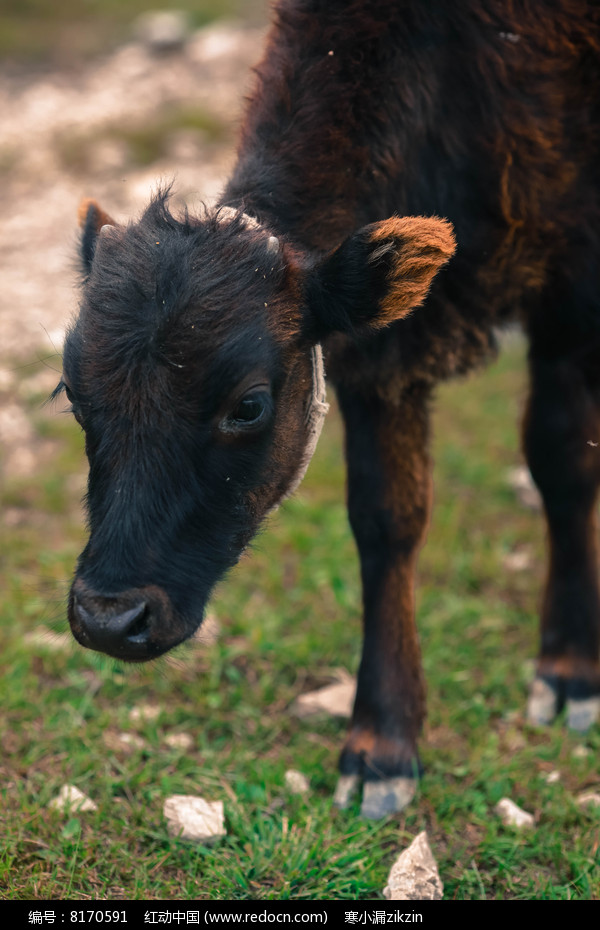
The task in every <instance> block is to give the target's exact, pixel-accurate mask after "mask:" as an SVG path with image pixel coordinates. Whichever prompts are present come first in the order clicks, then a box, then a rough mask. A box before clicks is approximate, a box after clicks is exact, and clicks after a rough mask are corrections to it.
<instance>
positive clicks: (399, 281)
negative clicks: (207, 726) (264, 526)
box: [63, 0, 600, 816]
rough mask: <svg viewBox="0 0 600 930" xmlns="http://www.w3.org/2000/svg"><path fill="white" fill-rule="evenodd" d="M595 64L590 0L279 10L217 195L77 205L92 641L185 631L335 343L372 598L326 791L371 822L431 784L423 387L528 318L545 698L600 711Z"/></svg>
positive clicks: (572, 709)
mask: <svg viewBox="0 0 600 930" xmlns="http://www.w3.org/2000/svg"><path fill="white" fill-rule="evenodd" d="M599 52H600V15H599V13H598V8H597V7H596V5H595V4H594V3H593V2H592V0H589V2H586V0H557V2H550V0H548V2H539V3H536V4H531V3H528V2H525V0H523V2H519V3H512V2H511V3H509V2H501V0H481V2H475V0H456V2H452V3H448V2H439V3H436V2H433V3H428V4H422V3H420V2H417V0H405V2H398V0H387V2H386V0H362V2H360V0H355V2H341V0H328V2H325V0H283V2H280V3H279V4H278V6H277V8H276V11H275V21H274V25H273V27H272V30H271V33H270V36H269V39H268V41H267V47H266V51H265V55H264V58H263V60H262V62H261V64H260V65H259V66H258V68H257V74H256V86H255V90H254V92H253V94H252V95H251V97H250V100H249V103H248V107H247V111H246V116H245V120H244V124H243V127H242V132H241V139H240V145H239V153H238V159H237V164H236V167H235V169H234V172H233V174H232V177H231V179H230V180H229V182H228V184H227V186H226V188H225V191H224V193H223V196H222V198H221V200H220V203H219V205H218V207H217V208H216V209H215V210H213V211H207V212H206V213H205V214H203V215H202V216H200V217H189V216H186V217H184V218H182V219H179V220H178V219H175V218H174V217H173V216H172V215H171V214H170V212H169V210H168V203H167V198H166V196H165V195H160V196H159V197H157V198H156V199H155V200H154V201H153V203H152V204H151V205H150V207H149V208H148V210H147V211H146V213H145V214H144V215H143V216H142V218H141V220H140V221H139V222H138V223H135V224H132V225H130V226H128V227H119V226H116V225H115V224H113V223H112V221H111V220H110V218H109V217H108V216H107V215H106V214H104V213H103V211H101V210H100V208H99V207H97V205H95V204H94V203H93V202H91V203H89V204H88V205H87V207H86V209H85V210H84V214H83V217H82V220H83V238H82V254H83V259H84V265H85V271H86V281H85V285H84V294H83V302H82V307H81V312H80V316H79V319H78V321H77V323H76V325H75V326H74V328H73V330H72V331H71V333H70V334H69V336H68V339H67V342H66V345H65V354H64V377H63V382H64V384H65V385H66V386H67V388H68V392H69V394H70V396H71V398H72V402H73V407H74V412H75V414H76V415H77V416H78V417H79V419H80V421H81V423H82V425H83V427H84V429H85V431H86V439H87V453H88V458H89V460H90V480H89V492H88V507H89V516H90V540H89V543H88V545H87V547H86V549H85V550H84V552H83V553H82V556H81V558H80V561H79V564H78V568H77V573H76V579H75V582H74V585H73V589H72V593H71V598H70V605H69V618H70V622H71V625H72V628H73V632H74V634H75V636H76V637H77V638H78V639H79V640H80V641H81V642H82V643H83V644H84V645H87V646H91V647H94V648H99V649H102V650H104V651H107V652H109V653H110V654H113V655H117V656H121V657H122V658H125V659H130V660H145V659H147V658H151V657H152V656H153V655H158V654H160V653H161V652H164V651H165V650H166V649H168V648H170V647H171V646H173V645H175V644H176V643H178V642H180V641H182V640H183V639H185V638H186V637H187V636H189V635H191V634H192V633H193V632H194V630H195V629H196V628H197V626H198V625H199V623H200V622H201V619H202V613H203V609H204V605H205V603H206V600H207V598H208V596H209V593H210V590H211V589H212V587H213V586H214V584H215V582H216V581H217V580H218V579H219V578H220V577H221V576H222V575H223V573H224V572H225V571H226V570H227V569H228V568H229V567H230V566H231V565H233V564H234V563H235V561H236V560H237V559H238V557H239V555H240V553H241V552H242V550H243V548H244V546H245V545H246V544H247V542H248V540H249V539H250V538H251V536H252V535H253V533H254V532H255V531H256V530H257V528H258V527H259V525H260V523H261V521H262V520H263V519H264V517H265V516H266V515H267V514H268V513H269V512H270V510H271V509H272V508H273V507H274V506H276V505H277V503H278V502H279V501H280V500H281V499H282V497H283V496H284V495H285V494H286V493H288V492H289V490H290V488H291V487H293V486H294V484H295V483H296V482H297V480H298V478H299V476H300V473H301V471H302V469H303V466H304V465H305V464H306V459H307V456H308V450H309V447H310V446H311V445H312V442H313V440H314V435H315V423H314V419H315V418H314V412H315V409H317V410H318V411H321V409H322V408H321V407H320V406H319V405H320V404H321V403H322V398H320V397H318V396H317V395H318V393H319V392H318V391H317V390H316V389H315V384H318V383H319V377H318V376H319V371H318V369H319V365H320V362H319V359H320V351H319V349H318V348H317V347H319V346H322V348H323V353H324V357H325V367H326V370H327V375H328V378H329V380H330V382H332V383H333V384H334V385H335V389H336V391H337V394H338V399H339V404H340V409H341V411H342V415H343V417H344V421H345V425H346V455H347V462H348V507H349V515H350V521H351V525H352V529H353V531H354V534H355V537H356V542H357V546H358V549H359V554H360V561H361V571H362V582H363V596H364V649H363V656H362V661H361V664H360V669H359V675H358V690H357V696H356V704H355V708H354V714H353V719H352V723H351V727H350V732H349V735H348V738H347V741H346V745H345V747H344V749H343V752H342V756H341V773H342V778H341V780H340V785H339V787H338V791H337V795H336V797H337V801H338V803H340V804H345V803H347V801H348V799H349V797H350V796H351V794H352V792H353V791H354V789H355V788H356V787H357V786H358V784H359V782H360V781H362V782H364V791H363V812H364V813H365V814H366V815H369V816H379V815H381V814H383V813H385V812H387V811H393V810H398V809H400V808H401V807H403V806H404V804H405V803H406V802H407V801H408V800H409V799H410V797H411V796H412V794H413V792H414V787H415V780H416V777H417V775H418V771H419V762H418V755H417V739H418V735H419V732H420V730H421V727H422V723H423V717H424V708H425V698H424V693H425V688H424V682H423V677H422V672H421V662H420V654H419V643H418V638H417V633H416V629H415V624H414V574H415V566H416V561H417V555H418V551H419V548H420V546H421V545H422V543H423V540H424V537H425V533H426V528H427V524H428V520H429V513H430V506H431V479H430V464H429V459H428V453H427V446H428V433H429V415H428V405H429V401H430V397H431V393H432V391H433V389H434V387H435V384H436V383H437V382H438V381H439V380H441V379H443V378H446V377H449V376H451V375H453V374H457V373H461V372H464V371H467V370H468V369H469V368H471V367H473V366H474V365H476V364H478V363H480V362H481V361H483V360H485V358H486V357H488V356H489V355H490V354H491V353H493V351H494V331H495V329H496V328H497V327H498V326H500V325H502V324H503V323H506V322H508V321H511V320H520V321H521V322H522V324H523V326H524V328H525V330H526V332H527V333H528V335H529V337H530V343H531V349H530V372H531V398H530V402H529V405H528V410H527V414H526V418H525V429H524V448H525V452H526V455H527V459H528V462H529V464H530V468H531V471H532V474H533V477H534V479H535V481H536V482H537V484H538V486H539V489H540V491H541V494H542V497H543V500H544V506H545V510H546V515H547V521H548V530H549V539H550V569H549V575H548V580H547V584H546V592H545V595H544V600H543V612H542V644H541V653H540V658H539V665H538V677H537V679H536V682H535V683H534V688H533V691H532V696H531V699H530V705H529V712H530V716H531V718H532V719H533V720H536V721H538V722H543V721H547V720H550V719H552V718H553V717H554V715H555V714H556V713H557V712H558V710H559V709H560V708H561V706H562V705H563V704H564V703H565V701H566V702H567V704H568V708H569V721H570V723H571V725H573V726H575V727H578V728H581V729H583V728H585V727H587V726H588V725H590V723H591V722H592V721H593V720H594V718H595V716H596V715H597V713H598V708H599V706H600V663H599V658H600V657H599V650H600V595H599V589H598V578H597V557H598V552H597V526H596V516H595V509H596V499H597V490H598V484H599V482H600V450H599V449H597V448H596V445H595V443H597V442H598V439H599V437H600V374H599V372H600V367H599V365H598V362H600V288H599V284H600V281H599V277H600V274H599V270H598V269H599V267H600V266H599V264H598V258H599V253H600V242H599V231H600V199H599V193H598V190H599V185H598V181H599V173H600V171H599V165H600V157H599V156H600V151H599V149H600V110H599V105H598V97H597V88H598V86H599V82H600V55H599ZM399 217H403V218H402V219H401V218H399ZM436 217H447V218H448V219H449V220H450V221H451V223H452V226H453V227H454V231H455V234H456V241H457V244H458V248H457V250H456V254H455V255H454V257H453V258H452V260H451V261H449V259H450V258H451V256H452V254H453V252H454V248H455V245H454V238H453V235H452V231H451V227H450V226H449V224H448V223H447V222H445V221H443V220H440V219H436ZM446 263H447V264H446ZM439 269H442V270H441V271H440V273H439V274H437V277H435V280H434V281H433V284H432V285H431V290H429V288H430V284H431V282H432V279H433V278H434V275H436V272H437V271H438V270H439ZM415 308H417V309H415ZM413 310H414V312H411V311H413Z"/></svg>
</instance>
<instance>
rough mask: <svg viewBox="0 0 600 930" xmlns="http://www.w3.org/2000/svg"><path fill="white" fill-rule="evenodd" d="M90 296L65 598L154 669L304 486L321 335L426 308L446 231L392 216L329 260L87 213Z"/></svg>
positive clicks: (433, 223) (448, 248)
mask: <svg viewBox="0 0 600 930" xmlns="http://www.w3.org/2000/svg"><path fill="white" fill-rule="evenodd" d="M82 220H83V237H82V258H83V264H84V273H85V280H84V290H83V300H82V305H81V310H80V314H79V317H78V319H77V320H76V322H75V324H74V326H73V327H72V329H71V330H70V332H69V334H68V336H67V339H66V343H65V349H64V373H63V379H62V381H61V384H60V385H59V387H58V388H57V392H56V393H58V392H59V391H60V390H63V389H64V391H65V392H66V394H67V397H68V399H69V400H70V402H71V404H72V409H73V414H74V416H75V417H76V418H77V420H78V422H79V423H80V425H81V426H82V428H83V430H84V431H85V438H86V453H87V457H88V460H89V465H90V471H89V482H88V493H87V498H86V505H87V510H88V517H89V541H88V543H87V545H86V547H85V549H84V551H83V552H82V554H81V556H80V559H79V562H78V566H77V571H76V575H75V580H74V583H73V586H72V589H71V593H70V598H69V621H70V624H71V628H72V630H73V633H74V635H75V637H76V639H77V640H78V641H79V642H80V643H81V644H82V645H84V646H88V647H90V648H94V649H97V650H99V651H102V652H105V653H108V654H109V655H113V656H116V657H118V658H121V659H125V660H129V661H144V660H147V659H151V658H153V657H155V656H158V655H160V654H161V653H164V652H165V651H167V650H168V649H170V648H172V647H173V646H175V645H177V644H178V643H180V642H182V641H183V640H185V639H186V638H187V637H189V636H191V635H192V634H193V633H194V631H195V630H196V629H197V628H198V626H199V624H200V623H201V620H202V615H203V611H204V606H205V604H206V601H207V599H208V596H209V594H210V592H211V590H212V588H213V587H214V585H215V584H216V582H217V581H218V580H219V579H220V578H221V577H222V576H223V574H224V573H225V572H226V570H227V569H228V568H230V567H231V566H232V565H233V564H234V563H235V562H236V561H237V560H238V559H239V557H240V554H241V553H242V551H243V549H244V547H245V546H246V545H247V543H248V541H249V540H250V538H251V537H252V536H253V535H254V533H255V532H256V531H257V529H258V527H259V525H260V523H261V521H262V520H263V518H264V517H265V515H266V514H267V513H268V512H269V511H270V510H272V509H273V507H275V506H276V505H277V504H278V503H279V501H280V500H281V499H282V498H283V497H284V496H285V495H286V494H287V493H289V491H290V490H291V489H292V488H293V487H294V485H295V484H296V483H297V481H298V480H299V478H300V477H301V476H302V474H303V471H304V469H305V467H306V464H307V459H308V458H309V455H310V452H311V450H312V447H313V446H314V442H315V438H316V436H315V434H316V431H317V426H318V421H319V419H320V418H321V416H322V414H323V413H324V407H323V397H322V396H320V393H321V392H320V379H319V370H318V369H319V358H320V354H319V350H317V349H315V346H316V345H317V344H318V342H319V341H320V339H321V338H323V337H324V336H325V335H327V334H328V333H330V332H333V331H335V330H338V331H345V332H353V333H354V334H355V336H356V338H360V336H361V333H363V332H365V331H368V330H369V329H374V328H379V327H381V326H385V325H387V324H388V323H390V322H392V321H393V320H397V319H399V318H400V317H402V316H404V315H406V314H407V313H408V312H409V311H410V310H411V309H412V308H413V307H415V306H416V305H418V304H419V303H421V302H422V301H423V299H424V298H425V296H426V294H427V290H428V288H429V284H430V282H431V280H432V278H433V276H434V274H435V272H436V271H437V269H438V268H439V267H440V266H441V265H442V264H443V263H444V262H445V261H447V259H448V258H449V257H450V255H451V254H452V252H453V249H454V243H453V237H452V233H451V230H450V228H449V226H448V224H447V223H445V222H444V221H442V220H437V219H428V218H409V219H402V220H400V219H397V218H393V219H391V220H387V221H385V222H383V223H378V224H374V225H372V226H368V227H365V228H364V229H362V230H360V231H359V232H358V233H356V234H355V235H353V236H352V237H351V238H349V239H348V240H346V242H345V243H343V244H342V245H341V246H340V247H339V248H338V249H336V250H334V251H333V252H332V253H330V254H329V255H326V256H324V257H323V256H320V257H318V258H316V257H314V256H309V255H305V254H300V253H299V252H298V251H297V250H295V249H294V248H292V247H291V245H289V244H287V243H286V242H284V241H280V240H279V239H277V238H276V236H275V235H273V233H272V231H270V230H267V229H265V228H263V227H261V226H260V225H258V224H257V223H256V221H254V220H251V219H250V218H249V217H247V216H246V215H245V214H243V213H242V212H241V211H238V212H234V211H231V210H228V209H221V210H216V211H214V212H207V213H206V214H205V215H204V216H203V217H202V218H201V219H191V218H190V217H188V216H186V217H184V218H183V219H181V220H178V219H175V218H174V217H173V216H172V215H171V213H170V212H169V210H168V206H167V199H166V196H164V195H161V196H159V197H157V198H156V199H155V200H154V201H153V202H152V204H151V205H150V207H149V208H148V210H147V211H146V212H145V214H144V215H143V217H142V218H141V220H140V221H139V222H138V223H136V224H133V225H130V226H128V227H119V226H116V225H115V224H113V223H112V221H110V218H109V217H108V216H107V215H106V214H105V213H103V211H101V210H100V209H99V208H98V207H97V205H96V204H94V203H93V202H89V203H88V204H87V205H86V208H85V210H84V213H83V217H82Z"/></svg>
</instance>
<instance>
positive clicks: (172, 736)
mask: <svg viewBox="0 0 600 930" xmlns="http://www.w3.org/2000/svg"><path fill="white" fill-rule="evenodd" d="M165 744H166V745H167V746H168V747H169V748H170V749H181V750H183V751H184V752H185V751H186V750H188V749H191V748H192V747H193V745H194V739H193V737H192V736H190V734H189V733H169V734H167V736H165Z"/></svg>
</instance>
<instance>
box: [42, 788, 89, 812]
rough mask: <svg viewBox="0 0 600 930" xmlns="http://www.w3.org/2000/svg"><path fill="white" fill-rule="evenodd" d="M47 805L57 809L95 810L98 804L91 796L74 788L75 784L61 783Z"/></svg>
mask: <svg viewBox="0 0 600 930" xmlns="http://www.w3.org/2000/svg"><path fill="white" fill-rule="evenodd" d="M48 807H51V808H53V809H54V810H59V811H65V810H66V811H69V810H70V811H95V810H98V805H97V804H94V802H93V801H92V800H91V798H88V796H87V795H85V794H84V793H83V791H80V790H79V788H76V787H75V785H63V786H62V788H61V789H60V791H59V792H58V795H57V797H55V798H54V799H53V800H52V801H50V803H49V804H48Z"/></svg>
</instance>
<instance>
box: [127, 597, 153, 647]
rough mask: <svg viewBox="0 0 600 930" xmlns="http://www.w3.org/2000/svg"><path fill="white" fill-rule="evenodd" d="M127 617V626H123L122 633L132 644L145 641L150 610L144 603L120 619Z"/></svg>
mask: <svg viewBox="0 0 600 930" xmlns="http://www.w3.org/2000/svg"><path fill="white" fill-rule="evenodd" d="M127 616H128V617H129V619H128V623H129V626H124V628H123V633H124V634H125V636H126V637H127V639H129V640H131V641H132V642H141V641H142V640H145V639H147V637H148V632H149V626H150V609H149V607H148V605H147V604H146V602H145V601H142V603H141V604H138V605H137V606H136V607H132V609H131V610H128V611H126V612H125V613H124V614H122V618H123V619H125V617H127Z"/></svg>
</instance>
